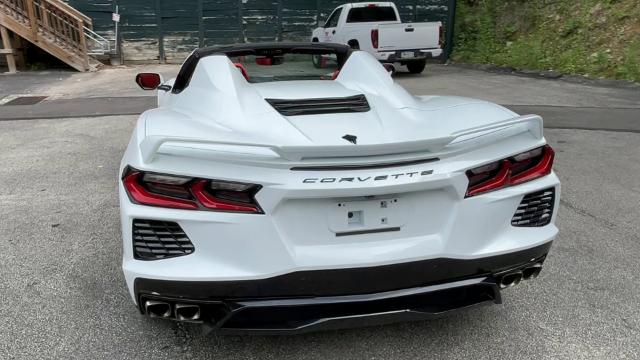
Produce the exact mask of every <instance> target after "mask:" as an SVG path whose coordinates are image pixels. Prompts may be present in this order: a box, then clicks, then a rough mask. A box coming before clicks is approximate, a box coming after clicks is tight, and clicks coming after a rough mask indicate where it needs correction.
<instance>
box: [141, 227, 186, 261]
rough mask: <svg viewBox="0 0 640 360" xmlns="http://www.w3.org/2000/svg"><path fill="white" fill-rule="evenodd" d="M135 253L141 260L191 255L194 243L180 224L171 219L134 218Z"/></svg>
mask: <svg viewBox="0 0 640 360" xmlns="http://www.w3.org/2000/svg"><path fill="white" fill-rule="evenodd" d="M132 233H133V253H134V257H135V258H136V259H139V260H158V259H166V258H170V257H175V256H182V255H189V254H191V253H192V252H193V251H194V247H193V244H192V243H191V241H190V240H189V238H188V237H187V234H185V233H184V231H183V230H182V228H181V227H180V225H178V224H177V223H175V222H171V221H156V220H140V219H134V220H133V231H132Z"/></svg>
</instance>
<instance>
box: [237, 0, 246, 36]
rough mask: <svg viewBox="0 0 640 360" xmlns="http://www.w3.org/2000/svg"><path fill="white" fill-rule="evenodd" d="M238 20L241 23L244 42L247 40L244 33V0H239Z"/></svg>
mask: <svg viewBox="0 0 640 360" xmlns="http://www.w3.org/2000/svg"><path fill="white" fill-rule="evenodd" d="M238 21H239V23H240V35H241V36H242V42H243V43H244V42H247V37H246V35H245V33H244V14H243V13H242V0H238Z"/></svg>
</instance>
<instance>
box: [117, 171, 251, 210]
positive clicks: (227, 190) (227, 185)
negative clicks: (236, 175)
mask: <svg viewBox="0 0 640 360" xmlns="http://www.w3.org/2000/svg"><path fill="white" fill-rule="evenodd" d="M122 183H123V185H124V188H125V190H126V191H127V194H128V195H129V199H131V201H132V202H134V203H136V204H140V205H149V206H158V207H166V208H173V209H185V210H213V211H230V212H241V213H252V214H262V213H263V212H262V209H261V208H260V206H259V205H258V203H257V202H256V200H255V197H254V196H255V194H256V193H257V192H258V190H260V185H256V184H247V183H240V182H230V181H221V180H209V179H200V178H190V177H184V176H174V175H167V174H157V173H147V172H143V171H139V170H135V169H131V168H129V169H127V171H125V174H124V176H123V178H122Z"/></svg>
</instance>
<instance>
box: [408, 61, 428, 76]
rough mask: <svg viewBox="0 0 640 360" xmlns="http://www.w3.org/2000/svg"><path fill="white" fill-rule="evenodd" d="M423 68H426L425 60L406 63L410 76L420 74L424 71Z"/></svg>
mask: <svg viewBox="0 0 640 360" xmlns="http://www.w3.org/2000/svg"><path fill="white" fill-rule="evenodd" d="M425 66H427V61H426V60H417V61H410V62H408V63H407V70H409V72H410V73H412V74H420V73H421V72H423V71H424V68H425Z"/></svg>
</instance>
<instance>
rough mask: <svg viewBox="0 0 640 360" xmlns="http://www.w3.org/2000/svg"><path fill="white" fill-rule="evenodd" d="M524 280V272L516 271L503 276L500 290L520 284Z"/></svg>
mask: <svg viewBox="0 0 640 360" xmlns="http://www.w3.org/2000/svg"><path fill="white" fill-rule="evenodd" d="M521 280H522V271H514V272H512V273H508V274H505V275H503V276H502V278H501V279H500V288H501V289H506V288H509V287H512V286H516V285H518V284H520V281H521Z"/></svg>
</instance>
